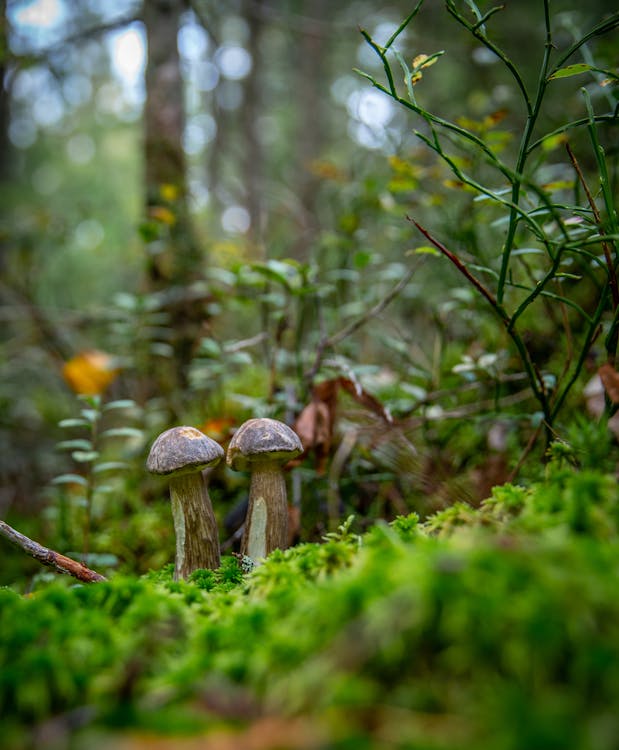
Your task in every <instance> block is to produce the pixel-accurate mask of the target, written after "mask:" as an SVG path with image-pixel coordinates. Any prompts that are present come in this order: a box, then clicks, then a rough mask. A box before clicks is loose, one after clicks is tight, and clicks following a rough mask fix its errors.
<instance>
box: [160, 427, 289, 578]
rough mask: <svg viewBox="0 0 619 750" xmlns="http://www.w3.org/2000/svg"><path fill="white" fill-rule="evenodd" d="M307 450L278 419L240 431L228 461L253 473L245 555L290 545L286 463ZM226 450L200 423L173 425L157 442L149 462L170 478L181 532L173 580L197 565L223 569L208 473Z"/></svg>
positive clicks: (243, 545)
mask: <svg viewBox="0 0 619 750" xmlns="http://www.w3.org/2000/svg"><path fill="white" fill-rule="evenodd" d="M301 452H302V446H301V441H300V440H299V437H298V435H297V434H296V433H295V432H293V431H292V430H291V429H290V427H288V426H287V425H285V424H284V423H283V422H278V421H277V420H275V419H250V420H249V421H248V422H245V424H243V425H241V427H239V429H238V430H237V431H236V432H235V434H234V436H233V438H232V440H231V441H230V445H229V446H228V454H227V457H226V461H227V463H228V465H229V466H230V467H231V468H232V469H234V470H237V471H247V470H249V471H250V472H251V481H250V489H249V507H248V510H247V518H246V520H245V529H244V532H243V539H242V541H241V553H242V554H243V555H246V556H247V557H250V558H251V559H252V560H253V561H254V562H256V561H258V560H260V559H261V558H263V557H266V556H267V555H268V554H269V553H270V552H272V551H273V550H274V549H285V548H286V546H287V544H288V502H287V498H286V482H285V479H284V473H283V465H284V464H285V463H287V462H288V461H290V460H291V459H292V458H295V457H296V456H298V455H299V454H300V453H301ZM223 455H224V451H223V448H222V447H221V446H220V445H219V444H218V443H216V442H215V441H214V440H211V438H209V437H207V436H206V435H204V434H203V433H202V432H200V430H197V429H195V427H173V428H172V429H170V430H166V431H165V432H163V433H162V434H161V435H159V437H158V438H157V439H156V440H155V442H154V443H153V445H152V447H151V449H150V454H149V456H148V460H147V462H146V466H147V468H148V470H149V471H150V472H152V473H154V474H162V475H165V476H167V477H169V478H170V500H171V502H172V516H173V519H174V530H175V532H176V563H175V567H174V579H175V580H178V579H179V578H187V577H188V576H189V574H190V573H192V572H193V571H194V570H196V569H197V568H210V569H213V570H214V569H215V568H218V567H219V564H220V557H219V538H218V532H217V522H216V521H215V514H214V513H213V506H212V504H211V501H210V498H209V495H208V491H207V486H206V480H205V476H204V474H203V471H204V470H205V469H209V468H212V467H213V466H215V465H216V464H217V463H219V461H220V460H221V459H222V458H223Z"/></svg>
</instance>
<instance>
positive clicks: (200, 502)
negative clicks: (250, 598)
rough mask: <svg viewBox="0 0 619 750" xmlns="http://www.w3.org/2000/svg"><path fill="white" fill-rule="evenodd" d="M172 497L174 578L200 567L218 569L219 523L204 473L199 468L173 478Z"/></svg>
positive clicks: (171, 482) (186, 574)
mask: <svg viewBox="0 0 619 750" xmlns="http://www.w3.org/2000/svg"><path fill="white" fill-rule="evenodd" d="M170 500H171V502H172V517H173V519H174V531H175V532H176V563H175V566H174V580H175V581H178V580H179V578H187V577H188V576H189V574H190V573H192V572H193V571H194V570H196V569H197V568H210V569H211V570H215V569H216V568H218V567H219V565H220V558H219V537H218V533H217V522H216V520H215V514H214V513H213V506H212V505H211V500H210V498H209V496H208V490H207V487H206V480H205V478H204V474H203V473H202V472H201V471H197V472H194V473H193V474H182V475H181V476H177V477H173V478H172V479H171V480H170Z"/></svg>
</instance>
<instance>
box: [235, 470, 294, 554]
mask: <svg viewBox="0 0 619 750" xmlns="http://www.w3.org/2000/svg"><path fill="white" fill-rule="evenodd" d="M252 469H253V470H252V474H251V482H250V487H249V508H248V510H247V520H246V521H245V531H244V533H243V540H242V542H241V553H242V554H244V555H247V556H248V557H251V559H252V560H254V561H257V560H259V559H261V558H263V557H266V556H267V555H268V554H269V553H270V552H272V551H273V550H274V549H286V547H287V546H288V501H287V498H286V480H285V479H284V474H283V472H282V469H281V464H280V463H278V462H275V461H268V462H266V461H261V462H258V463H256V464H254V465H253V467H252Z"/></svg>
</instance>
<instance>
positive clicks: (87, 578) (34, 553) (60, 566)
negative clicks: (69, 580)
mask: <svg viewBox="0 0 619 750" xmlns="http://www.w3.org/2000/svg"><path fill="white" fill-rule="evenodd" d="M0 534H1V535H2V536H3V537H5V538H6V539H8V540H9V542H12V543H13V544H14V545H16V546H17V547H21V549H23V550H24V552H27V553H28V554H29V555H30V556H31V557H34V559H35V560H38V561H39V562H40V563H42V564H43V565H47V566H49V567H50V568H53V569H54V570H55V571H56V572H57V573H65V574H66V575H70V576H73V577H74V578H77V579H78V580H79V581H84V583H96V582H98V581H107V578H106V577H105V576H102V575H101V574H100V573H97V572H96V571H94V570H91V569H90V568H88V567H86V565H84V563H81V562H78V561H77V560H73V559H72V558H70V557H66V555H61V554H60V552H56V551H54V550H53V549H49V548H48V547H43V546H42V545H40V544H39V543H38V542H35V541H33V540H32V539H30V538H29V537H27V536H24V534H20V533H19V531H16V530H15V529H14V528H13V527H12V526H9V525H8V523H5V522H4V521H0Z"/></svg>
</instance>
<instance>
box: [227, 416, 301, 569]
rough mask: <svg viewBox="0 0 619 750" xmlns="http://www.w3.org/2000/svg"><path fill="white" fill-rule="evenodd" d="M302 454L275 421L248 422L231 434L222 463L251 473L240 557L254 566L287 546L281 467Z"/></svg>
mask: <svg viewBox="0 0 619 750" xmlns="http://www.w3.org/2000/svg"><path fill="white" fill-rule="evenodd" d="M302 452H303V447H302V445H301V441H300V439H299V436H298V435H297V434H296V433H295V432H293V430H291V429H290V427H288V426H287V425H285V424H284V423H283V422H278V421H277V420H276V419H266V418H264V419H250V420H249V421H247V422H245V423H244V424H242V425H241V426H240V427H239V429H238V430H237V431H236V432H235V433H234V436H233V437H232V440H231V441H230V445H229V446H228V454H227V456H226V461H227V463H228V465H229V466H230V467H231V468H232V469H235V470H236V471H247V470H249V471H250V472H251V483H250V487H249V507H248V509H247V517H246V519H245V529H244V532H243V539H242V541H241V554H242V555H246V556H247V557H250V558H251V559H252V560H253V561H254V562H256V561H258V560H260V559H261V558H263V557H266V556H267V555H268V554H269V553H270V552H272V551H273V550H274V549H286V547H287V546H288V501H287V498H286V481H285V479H284V472H283V465H284V464H285V463H287V462H288V461H290V460H291V459H293V458H295V457H296V456H298V455H299V454H300V453H302Z"/></svg>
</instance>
